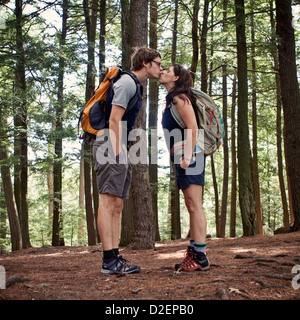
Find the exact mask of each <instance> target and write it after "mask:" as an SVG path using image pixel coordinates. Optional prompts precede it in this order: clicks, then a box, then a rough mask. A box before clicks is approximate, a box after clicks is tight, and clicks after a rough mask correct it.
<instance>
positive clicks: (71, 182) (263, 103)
mask: <svg viewBox="0 0 300 320" xmlns="http://www.w3.org/2000/svg"><path fill="white" fill-rule="evenodd" d="M193 3H194V1H179V4H180V5H179V12H178V29H177V55H176V59H177V61H176V62H177V63H180V64H183V65H184V66H186V67H190V65H191V60H192V33H191V25H192V24H191V15H192V12H193ZM255 3H256V7H255V10H254V11H255V14H254V30H255V61H256V70H255V71H253V70H251V68H252V67H251V60H250V59H248V61H249V64H248V69H249V74H248V77H249V116H250V117H249V120H250V123H249V125H250V132H251V130H252V116H251V97H250V94H251V89H252V83H251V78H252V76H253V74H254V75H255V76H256V81H257V108H258V127H257V130H258V158H259V164H258V165H259V175H260V184H261V198H262V199H261V200H262V211H263V215H264V227H265V232H272V231H273V230H274V229H276V228H278V227H280V226H281V225H282V205H281V198H280V192H279V182H278V169H277V148H276V83H275V73H274V72H275V71H276V70H274V53H276V46H275V44H276V42H277V41H278V39H276V35H275V34H274V30H272V28H271V26H270V11H269V1H264V0H261V1H259V3H257V2H255ZM25 4H26V5H25V8H24V12H25V13H24V21H23V25H22V27H23V38H24V42H25V46H24V50H25V60H26V61H25V64H26V85H27V89H26V93H25V95H24V97H23V98H24V99H25V98H26V102H27V107H28V139H29V168H30V169H29V194H28V202H29V226H30V236H31V241H32V244H33V245H36V246H41V245H50V244H51V228H52V226H51V217H50V216H49V213H48V211H49V200H51V195H49V191H48V187H47V172H48V171H49V170H52V166H53V161H54V141H55V138H57V137H62V138H63V194H62V202H63V203H62V208H63V235H64V239H65V242H66V244H68V245H79V244H80V245H82V244H86V238H87V236H86V227H85V225H84V228H83V231H80V230H81V229H82V227H81V228H79V225H80V223H81V222H80V220H85V214H84V210H83V209H81V208H79V204H78V203H79V200H78V196H79V191H78V190H79V178H78V177H79V160H80V144H79V141H78V135H77V119H78V115H79V112H80V110H81V109H82V107H83V106H84V102H85V77H86V66H87V39H86V30H85V25H84V17H83V9H82V1H79V0H71V1H70V8H69V19H68V31H67V38H66V44H65V45H64V46H63V48H61V49H60V46H59V38H60V29H61V15H62V12H61V7H60V3H56V2H54V3H53V5H51V4H50V3H45V2H44V1H26V3H25ZM29 4H30V5H29ZM8 5H9V7H8V9H7V10H6V11H4V12H3V14H4V17H5V20H6V21H5V22H6V23H5V26H4V29H0V104H1V106H2V108H4V110H5V115H6V117H7V120H8V125H7V127H6V128H1V130H6V132H8V137H9V140H8V141H7V144H8V146H9V150H10V151H11V153H10V163H11V165H12V166H13V163H15V162H16V161H17V160H18V159H14V157H13V133H14V127H13V116H14V115H15V107H14V106H15V104H16V102H17V99H20V96H18V97H17V96H16V95H15V93H14V84H15V79H14V77H15V75H14V68H15V61H16V49H15V46H16V32H15V16H14V12H13V7H14V3H13V1H11V2H10V3H9V4H8ZM211 5H214V7H213V9H212V7H210V15H209V19H208V25H209V29H208V35H207V44H208V46H207V59H208V61H207V62H208V66H209V67H208V68H209V70H210V71H211V72H209V79H208V80H209V81H212V86H211V87H212V96H213V97H214V98H215V99H216V101H217V103H218V104H219V105H220V107H221V110H222V82H221V81H222V69H221V68H220V66H221V65H222V64H224V63H225V64H227V70H228V95H229V96H228V104H229V105H228V114H227V120H228V124H229V126H228V133H227V136H228V138H229V151H230V148H231V145H232V144H231V141H230V133H231V130H232V129H231V125H232V124H231V120H230V118H231V115H230V112H231V94H232V80H233V76H234V74H235V73H236V64H237V63H236V39H235V19H234V12H235V11H234V6H233V2H230V1H228V9H227V19H226V29H225V30H224V25H223V22H224V21H223V19H224V12H223V1H211ZM119 6H120V3H119V2H118V1H112V0H111V1H107V33H106V48H107V52H106V58H107V61H106V65H108V66H110V65H113V64H118V63H120V62H121V14H120V8H119ZM9 8H10V9H9ZM158 8H159V12H158V14H159V15H158V39H159V40H158V49H159V50H160V52H161V53H162V61H163V65H164V66H166V67H168V66H170V64H171V51H172V31H173V23H174V1H158ZM212 10H213V13H214V15H213V18H212V15H211V12H212ZM293 10H294V12H295V26H296V25H297V23H296V22H299V19H300V15H299V12H298V11H299V10H298V8H297V6H294V7H293ZM297 10H298V11H297ZM250 12H251V9H250V2H247V7H246V14H247V16H246V17H247V19H246V24H247V25H246V30H247V45H248V53H249V57H250V48H251V34H250V31H251V29H250V23H251V14H250ZM297 12H298V13H297ZM1 14H2V12H1ZM202 16H203V2H200V14H199V23H198V25H199V30H198V31H199V36H200V35H201V30H202V19H203V17H202ZM298 25H299V23H298ZM1 26H2V25H1ZM299 31H300V30H299V28H298V29H297V28H296V29H295V36H296V40H297V44H298V45H296V54H297V62H298V64H299V53H300V52H299V50H300V49H299V48H300V46H299ZM96 41H99V34H98V32H97V40H96ZM95 49H96V57H97V56H98V55H99V49H98V48H95ZM61 56H63V57H64V58H65V79H64V102H63V114H62V118H63V129H62V130H61V131H58V130H56V128H55V120H56V106H57V91H58V81H57V78H58V73H59V71H60V70H59V58H60V57H61ZM96 73H98V68H97V66H96ZM200 74H201V69H200V63H199V64H198V69H197V73H196V82H195V85H196V86H198V87H200ZM160 92H161V97H160V106H159V113H158V114H159V116H160V114H161V111H162V110H163V108H164V95H165V91H164V90H163V89H161V91H160ZM21 98H22V97H21ZM158 126H160V119H159V120H158ZM158 129H159V135H160V137H159V139H160V144H159V145H160V150H159V151H160V154H159V156H160V160H159V181H158V190H159V194H158V208H159V227H160V233H161V238H162V240H168V239H170V214H169V175H168V172H169V169H168V154H167V152H166V150H165V145H164V144H163V143H162V144H161V140H163V139H162V131H161V128H160V127H159V128H158ZM234 130H236V126H235V128H234ZM250 139H251V141H252V136H251V137H250ZM214 161H215V166H216V178H217V183H218V193H219V194H218V196H219V200H221V196H222V183H223V150H222V149H221V150H220V151H219V152H218V153H216V154H215V156H214ZM230 170H231V169H230ZM229 186H231V173H230V176H229ZM286 186H287V184H286ZM286 192H287V190H286ZM230 194H231V193H230V188H229V198H228V206H227V209H228V210H227V229H226V230H227V231H226V234H228V233H229V232H228V224H229V214H230ZM1 196H2V194H1ZM180 203H181V224H182V236H183V237H184V236H186V234H187V232H188V229H189V226H188V225H189V218H188V213H187V210H186V208H185V205H184V200H183V198H182V195H181V199H180ZM220 203H221V201H220ZM0 209H1V215H0V216H3V215H4V214H5V208H4V205H3V201H1V208H0ZM204 210H205V212H206V216H207V222H208V233H209V234H211V235H212V236H215V235H216V230H215V197H214V188H213V181H212V175H211V163H210V159H207V166H206V185H205V192H204ZM0 223H1V222H0ZM3 228H5V229H6V237H3V236H1V237H0V247H2V246H4V247H5V246H6V245H7V244H8V243H9V228H8V225H7V224H5V225H4V226H3V227H1V229H3ZM79 229H80V230H79ZM236 232H237V236H240V235H242V233H243V231H242V223H241V217H240V212H239V207H238V199H237V231H236Z"/></svg>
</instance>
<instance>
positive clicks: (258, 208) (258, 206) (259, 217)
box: [250, 0, 264, 234]
mask: <svg viewBox="0 0 300 320" xmlns="http://www.w3.org/2000/svg"><path fill="white" fill-rule="evenodd" d="M253 11H254V1H253V0H251V13H252V14H251V16H250V19H251V22H250V24H251V26H250V27H251V64H252V70H256V61H255V30H254V17H253V15H254V13H253ZM256 86H257V85H256V73H255V72H253V74H252V122H253V124H252V127H253V129H252V130H253V142H252V149H253V188H254V199H255V210H256V216H257V224H258V233H259V234H263V233H264V232H263V215H262V208H261V201H260V186H259V174H258V154H257V107H256Z"/></svg>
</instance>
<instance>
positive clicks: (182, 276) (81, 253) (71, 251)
mask: <svg viewBox="0 0 300 320" xmlns="http://www.w3.org/2000/svg"><path fill="white" fill-rule="evenodd" d="M186 246H187V241H186V240H177V241H168V242H157V243H156V246H155V249H154V250H152V249H151V250H140V251H139V250H138V251H132V250H129V249H127V248H121V254H122V255H123V257H124V258H126V259H127V260H128V261H129V263H132V264H138V265H140V266H141V272H140V273H138V274H132V275H125V276H116V275H110V276H109V275H103V274H101V258H102V253H101V246H92V247H43V248H29V249H26V250H21V251H18V252H13V253H7V254H3V255H1V256H0V265H1V266H3V267H4V268H5V275H6V289H0V300H300V274H299V272H300V232H294V233H289V234H282V235H275V236H254V237H242V238H237V239H233V238H225V239H214V238H212V239H208V241H207V248H208V249H207V256H208V257H209V260H210V263H211V268H210V270H208V271H203V272H192V273H191V272H190V273H189V272H181V273H176V272H175V271H174V265H175V263H178V262H180V261H181V260H182V258H183V257H184V253H185V250H186ZM2 270H3V268H2Z"/></svg>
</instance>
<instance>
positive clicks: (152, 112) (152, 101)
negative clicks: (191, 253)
mask: <svg viewBox="0 0 300 320" xmlns="http://www.w3.org/2000/svg"><path fill="white" fill-rule="evenodd" d="M157 10H158V6H157V0H150V28H149V38H150V48H153V49H157V19H158V12H157ZM157 118H158V82H157V80H153V79H150V81H149V120H148V127H149V136H148V141H149V180H150V184H151V188H152V209H153V214H154V217H155V240H156V241H159V240H160V235H159V227H158V203H157V201H158V198H157V196H158V180H157V178H158V172H157V170H158V165H157V161H158V157H157V138H156V139H152V138H153V134H154V132H156V131H155V130H157Z"/></svg>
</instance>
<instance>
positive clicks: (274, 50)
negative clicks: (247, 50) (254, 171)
mask: <svg viewBox="0 0 300 320" xmlns="http://www.w3.org/2000/svg"><path fill="white" fill-rule="evenodd" d="M270 21H271V30H272V34H275V30H276V26H275V19H274V12H273V1H270ZM272 42H273V44H274V48H273V46H272V50H271V54H272V56H273V60H274V69H275V70H276V71H279V61H278V50H277V47H276V44H275V37H274V38H272ZM275 79H276V141H277V164H278V179H279V187H280V194H281V202H282V210H283V227H284V230H285V231H288V229H289V227H290V225H289V210H288V202H287V196H286V192H285V182H284V170H283V154H282V129H281V127H282V105H281V88H280V77H279V73H278V72H277V73H276V74H275Z"/></svg>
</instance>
